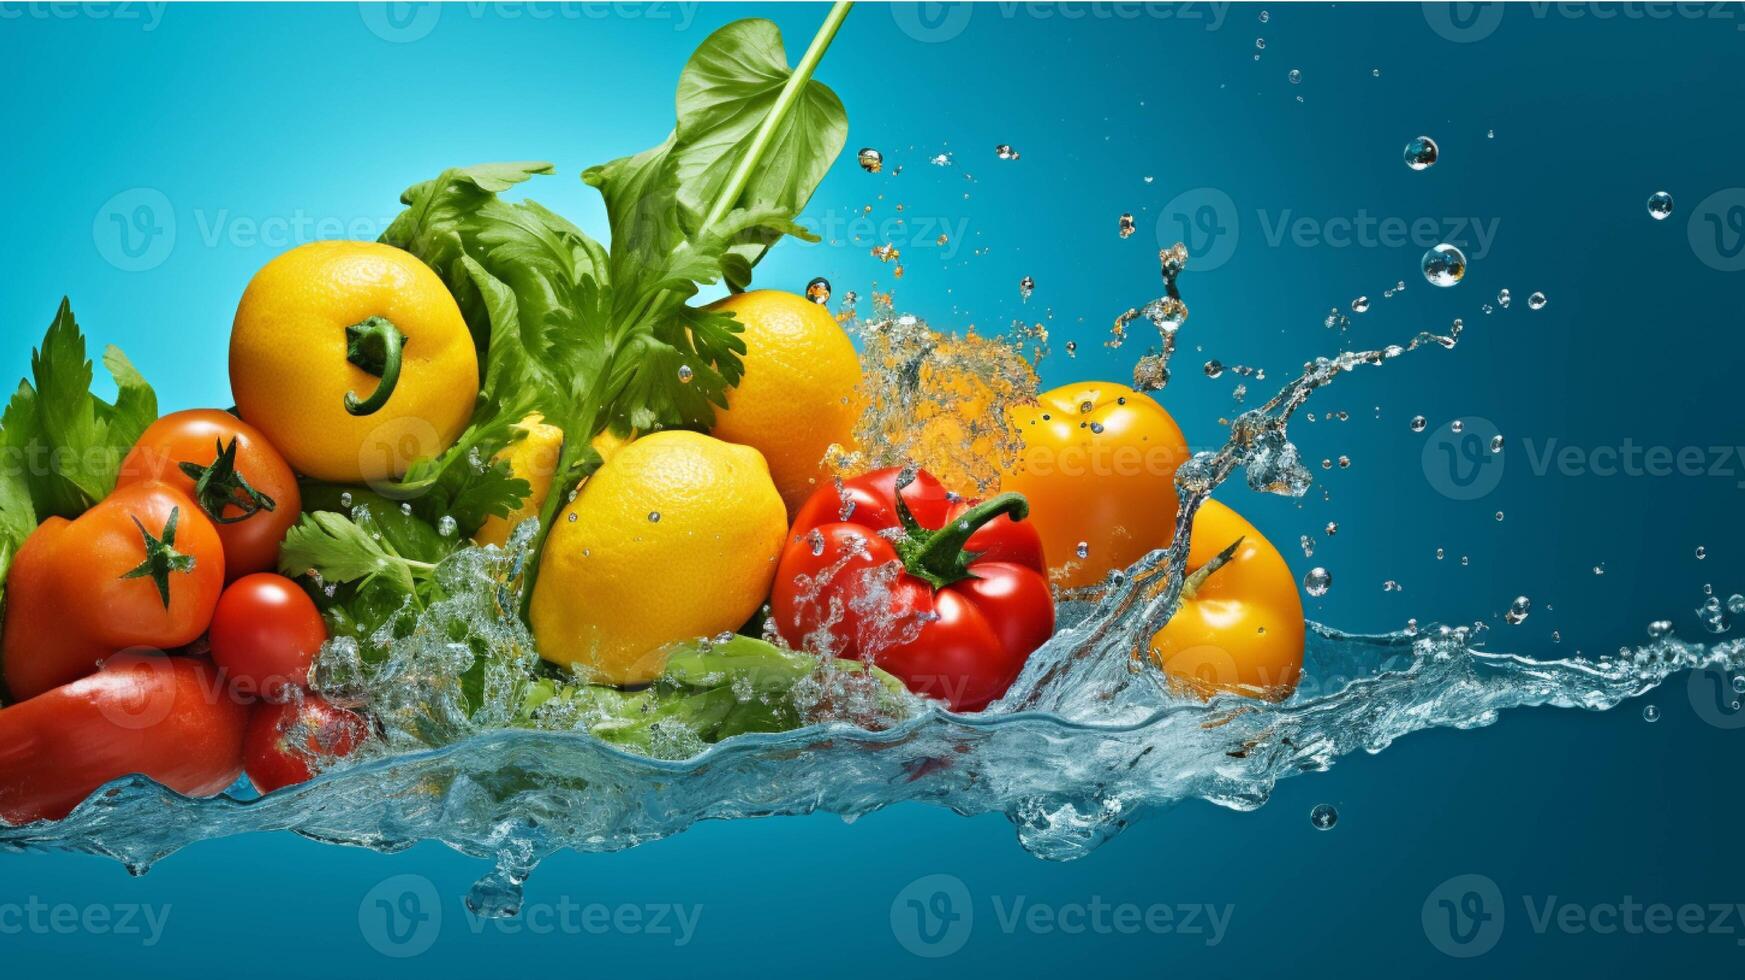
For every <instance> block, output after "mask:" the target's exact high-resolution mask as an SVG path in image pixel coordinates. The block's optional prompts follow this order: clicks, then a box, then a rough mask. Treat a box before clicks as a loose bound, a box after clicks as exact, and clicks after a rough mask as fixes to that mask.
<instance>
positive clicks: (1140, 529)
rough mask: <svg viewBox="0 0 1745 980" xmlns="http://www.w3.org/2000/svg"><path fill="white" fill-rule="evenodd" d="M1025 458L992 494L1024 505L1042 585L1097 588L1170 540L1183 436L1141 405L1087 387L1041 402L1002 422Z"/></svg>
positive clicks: (1111, 388) (1117, 388) (1153, 408)
mask: <svg viewBox="0 0 1745 980" xmlns="http://www.w3.org/2000/svg"><path fill="white" fill-rule="evenodd" d="M1010 418H1011V421H1012V424H1013V425H1014V426H1016V427H1017V430H1018V435H1019V436H1020V437H1021V438H1022V439H1023V440H1024V451H1023V453H1022V455H1021V456H1020V457H1019V459H1018V462H1017V464H1016V465H1014V466H1013V467H1012V468H1011V469H1009V470H1008V471H1007V472H1006V473H1005V474H1004V475H1003V476H1002V477H1001V480H1000V489H1002V490H1009V491H1014V492H1017V493H1021V494H1023V495H1024V499H1026V500H1028V501H1030V523H1031V524H1032V525H1034V526H1035V527H1036V531H1037V533H1038V534H1040V535H1042V551H1043V553H1044V554H1046V555H1047V556H1048V566H1049V572H1050V577H1051V579H1052V580H1053V581H1054V583H1055V584H1057V585H1061V586H1065V587H1067V588H1080V587H1083V586H1087V585H1095V584H1097V583H1098V582H1101V581H1102V580H1103V577H1104V576H1106V575H1108V574H1109V572H1110V571H1111V570H1113V569H1117V568H1126V567H1127V566H1128V565H1131V564H1133V563H1134V562H1135V561H1138V560H1139V559H1140V558H1143V557H1144V556H1145V554H1146V553H1147V552H1149V551H1151V550H1152V549H1153V548H1162V547H1165V546H1167V545H1168V544H1169V541H1170V538H1171V536H1173V534H1174V532H1175V513H1176V509H1177V506H1178V505H1177V501H1176V494H1175V471H1176V467H1178V466H1180V465H1181V464H1182V463H1183V462H1184V461H1185V460H1187V458H1188V444H1187V440H1186V439H1184V438H1183V437H1182V430H1181V429H1180V428H1179V427H1178V426H1177V425H1176V424H1175V420H1174V419H1172V418H1170V415H1169V413H1168V412H1166V411H1164V410H1163V406H1161V405H1159V404H1158V403H1157V402H1156V401H1154V400H1153V399H1152V398H1151V397H1150V396H1149V395H1146V394H1144V393H1142V392H1138V391H1134V390H1133V389H1132V388H1129V387H1127V386H1126V385H1121V384H1114V383H1109V382H1103V383H1097V382H1090V383H1085V384H1076V385H1067V386H1065V387H1063V388H1056V389H1054V390H1053V391H1050V392H1047V393H1045V394H1043V395H1042V396H1040V397H1039V398H1038V399H1037V404H1035V405H1025V406H1022V407H1019V408H1016V409H1014V410H1013V411H1012V412H1011V415H1010Z"/></svg>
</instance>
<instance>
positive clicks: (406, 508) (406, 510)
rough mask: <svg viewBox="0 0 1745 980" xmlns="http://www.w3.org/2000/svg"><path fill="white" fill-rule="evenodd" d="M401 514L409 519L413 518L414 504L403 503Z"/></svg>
mask: <svg viewBox="0 0 1745 980" xmlns="http://www.w3.org/2000/svg"><path fill="white" fill-rule="evenodd" d="M400 513H401V514H404V515H405V516H407V517H411V516H412V504H411V503H410V502H407V503H402V504H401V505H400Z"/></svg>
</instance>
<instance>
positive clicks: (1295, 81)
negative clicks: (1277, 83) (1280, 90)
mask: <svg viewBox="0 0 1745 980" xmlns="http://www.w3.org/2000/svg"><path fill="white" fill-rule="evenodd" d="M1290 79H1291V84H1292V85H1301V84H1303V73H1302V71H1301V70H1299V69H1296V68H1292V69H1291V74H1290Z"/></svg>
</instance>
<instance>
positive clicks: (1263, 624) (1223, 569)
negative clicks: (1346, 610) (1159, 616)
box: [1150, 500, 1305, 701]
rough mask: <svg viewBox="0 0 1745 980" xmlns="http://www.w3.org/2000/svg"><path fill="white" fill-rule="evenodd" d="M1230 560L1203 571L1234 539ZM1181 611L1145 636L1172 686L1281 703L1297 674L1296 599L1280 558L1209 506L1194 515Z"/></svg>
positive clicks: (1299, 628)
mask: <svg viewBox="0 0 1745 980" xmlns="http://www.w3.org/2000/svg"><path fill="white" fill-rule="evenodd" d="M1238 540H1240V541H1241V544H1238V545H1236V550H1235V551H1234V552H1233V553H1232V554H1231V555H1230V559H1229V560H1228V561H1227V562H1226V563H1225V564H1223V565H1222V566H1220V567H1218V568H1217V569H1215V570H1213V571H1212V572H1210V573H1209V574H1206V575H1205V576H1203V578H1202V580H1200V581H1198V582H1197V583H1196V582H1195V581H1194V580H1195V579H1196V578H1200V576H1196V575H1195V574H1194V573H1195V572H1198V571H1200V570H1201V569H1204V568H1205V567H1206V565H1207V564H1208V563H1210V562H1212V561H1213V560H1214V559H1216V558H1217V557H1218V556H1219V554H1220V553H1221V552H1223V551H1224V550H1225V549H1226V548H1229V547H1230V546H1231V545H1232V544H1234V543H1235V542H1236V541H1238ZM1189 541H1190V544H1189V546H1188V582H1189V585H1188V586H1187V587H1184V588H1183V590H1182V600H1181V607H1180V608H1179V609H1178V610H1176V614H1175V616H1174V617H1173V618H1171V619H1170V621H1169V622H1168V623H1166V624H1165V625H1164V627H1163V629H1161V630H1158V631H1157V633H1156V634H1155V635H1153V636H1152V638H1151V649H1150V653H1151V656H1152V657H1153V658H1154V659H1155V660H1156V661H1157V662H1158V664H1159V665H1160V666H1162V667H1163V670H1164V672H1165V673H1166V674H1168V675H1169V676H1170V678H1171V680H1172V681H1175V682H1178V683H1177V686H1179V687H1180V688H1182V689H1184V690H1187V691H1188V692H1190V693H1193V694H1196V695H1198V696H1200V697H1209V696H1210V695H1211V694H1212V693H1214V692H1217V691H1228V692H1234V693H1237V694H1246V695H1248V696H1250V697H1258V698H1264V699H1265V700H1268V701H1282V700H1284V699H1285V698H1287V697H1289V696H1290V694H1291V692H1292V691H1294V690H1296V687H1297V680H1298V678H1299V677H1300V676H1301V674H1302V671H1303V641H1304V638H1305V629H1304V625H1303V600H1302V598H1301V597H1300V596H1299V595H1298V594H1297V582H1296V579H1295V577H1293V576H1292V575H1291V569H1290V566H1289V565H1287V564H1285V560H1284V556H1282V555H1280V554H1279V553H1278V549H1277V548H1274V547H1273V546H1272V543H1271V542H1269V541H1267V540H1266V538H1265V537H1263V536H1262V535H1261V533H1260V532H1259V531H1257V530H1255V528H1254V525H1252V524H1250V523H1248V522H1247V521H1245V520H1243V519H1242V516H1241V515H1239V514H1237V513H1236V512H1235V511H1233V510H1231V509H1230V508H1228V507H1226V506H1224V505H1223V504H1221V503H1219V502H1217V501H1216V500H1208V501H1206V502H1205V503H1203V504H1201V505H1200V509H1199V510H1198V511H1197V512H1196V513H1195V514H1194V526H1193V533H1192V535H1191V537H1190V538H1189Z"/></svg>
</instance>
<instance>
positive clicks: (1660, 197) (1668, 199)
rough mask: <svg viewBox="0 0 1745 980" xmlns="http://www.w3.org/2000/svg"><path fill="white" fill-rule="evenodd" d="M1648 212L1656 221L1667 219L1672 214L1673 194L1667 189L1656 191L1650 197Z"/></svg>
mask: <svg viewBox="0 0 1745 980" xmlns="http://www.w3.org/2000/svg"><path fill="white" fill-rule="evenodd" d="M1648 214H1649V215H1650V216H1651V217H1652V218H1653V219H1654V220H1655V221H1665V220H1666V218H1667V216H1668V215H1670V214H1672V195H1671V194H1668V193H1666V192H1665V191H1655V192H1654V193H1653V194H1652V195H1650V196H1649V198H1648Z"/></svg>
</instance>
